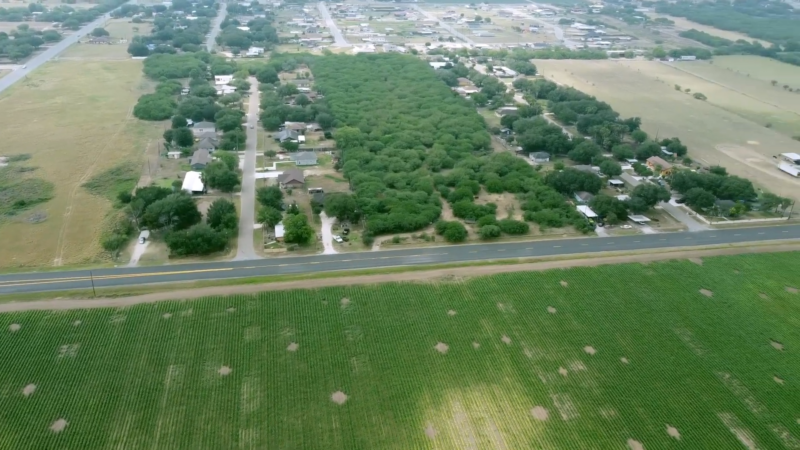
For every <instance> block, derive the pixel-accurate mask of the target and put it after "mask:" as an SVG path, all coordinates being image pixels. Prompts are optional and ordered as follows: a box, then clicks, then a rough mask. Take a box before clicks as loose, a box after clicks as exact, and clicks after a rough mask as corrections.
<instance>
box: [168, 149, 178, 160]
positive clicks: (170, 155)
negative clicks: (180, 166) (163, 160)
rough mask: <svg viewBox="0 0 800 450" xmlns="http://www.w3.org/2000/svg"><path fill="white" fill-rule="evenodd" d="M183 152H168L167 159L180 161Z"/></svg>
mask: <svg viewBox="0 0 800 450" xmlns="http://www.w3.org/2000/svg"><path fill="white" fill-rule="evenodd" d="M181 154H182V152H179V151H175V150H173V151H169V152H167V158H169V159H180V157H181Z"/></svg>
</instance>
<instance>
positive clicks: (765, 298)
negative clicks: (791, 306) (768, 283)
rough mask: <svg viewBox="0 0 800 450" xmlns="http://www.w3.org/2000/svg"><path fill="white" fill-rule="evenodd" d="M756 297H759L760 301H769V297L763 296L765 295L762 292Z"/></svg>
mask: <svg viewBox="0 0 800 450" xmlns="http://www.w3.org/2000/svg"><path fill="white" fill-rule="evenodd" d="M758 296H759V297H761V299H762V300H768V299H769V297H768V296H767V294H765V293H763V292H759V293H758Z"/></svg>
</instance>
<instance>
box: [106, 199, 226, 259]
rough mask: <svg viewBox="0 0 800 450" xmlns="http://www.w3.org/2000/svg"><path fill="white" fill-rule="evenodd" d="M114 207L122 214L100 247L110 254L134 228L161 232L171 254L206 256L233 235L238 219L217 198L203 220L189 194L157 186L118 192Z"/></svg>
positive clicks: (123, 241) (223, 244)
mask: <svg viewBox="0 0 800 450" xmlns="http://www.w3.org/2000/svg"><path fill="white" fill-rule="evenodd" d="M118 200H119V203H118V206H119V207H120V208H121V210H122V212H123V214H122V215H121V216H120V217H119V220H118V221H117V222H116V223H115V224H114V226H113V227H112V228H111V229H110V230H109V232H107V233H106V235H104V236H103V237H102V240H101V244H102V246H103V248H104V249H105V250H107V251H109V252H112V254H116V253H117V252H118V251H119V250H120V249H122V248H123V247H124V246H125V244H126V243H127V242H128V241H129V240H130V238H131V237H133V236H135V234H136V231H137V230H144V229H146V230H150V232H151V233H163V236H164V241H165V242H166V243H167V246H168V247H169V249H170V254H171V255H172V256H190V255H207V254H210V253H215V252H220V251H222V250H225V249H226V248H227V246H228V241H229V240H230V238H231V237H232V236H234V235H235V234H236V231H237V230H238V227H239V218H238V216H237V214H236V207H235V206H234V204H233V203H232V202H231V201H229V200H226V199H217V200H214V202H213V203H212V204H211V206H210V207H209V208H208V213H207V214H206V223H202V220H203V215H202V214H201V213H200V210H198V208H197V204H196V203H195V201H194V199H193V198H192V196H191V195H189V194H187V193H185V192H182V191H177V192H176V191H174V190H173V189H170V188H165V187H160V186H147V187H143V188H138V189H137V190H136V191H135V193H134V194H133V195H131V194H130V193H127V192H122V193H120V194H119V197H118Z"/></svg>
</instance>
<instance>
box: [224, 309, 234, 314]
mask: <svg viewBox="0 0 800 450" xmlns="http://www.w3.org/2000/svg"><path fill="white" fill-rule="evenodd" d="M225 311H228V312H229V313H233V312H236V308H228V309H226V310H225Z"/></svg>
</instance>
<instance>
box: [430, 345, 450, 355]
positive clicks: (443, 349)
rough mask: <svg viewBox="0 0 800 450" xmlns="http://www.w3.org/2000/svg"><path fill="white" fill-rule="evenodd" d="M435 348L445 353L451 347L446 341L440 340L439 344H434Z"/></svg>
mask: <svg viewBox="0 0 800 450" xmlns="http://www.w3.org/2000/svg"><path fill="white" fill-rule="evenodd" d="M433 348H435V349H436V351H437V352H439V353H442V354H444V353H447V350H449V349H450V346H449V345H447V344H445V343H444V342H439V343H438V344H436V345H434V346H433Z"/></svg>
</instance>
